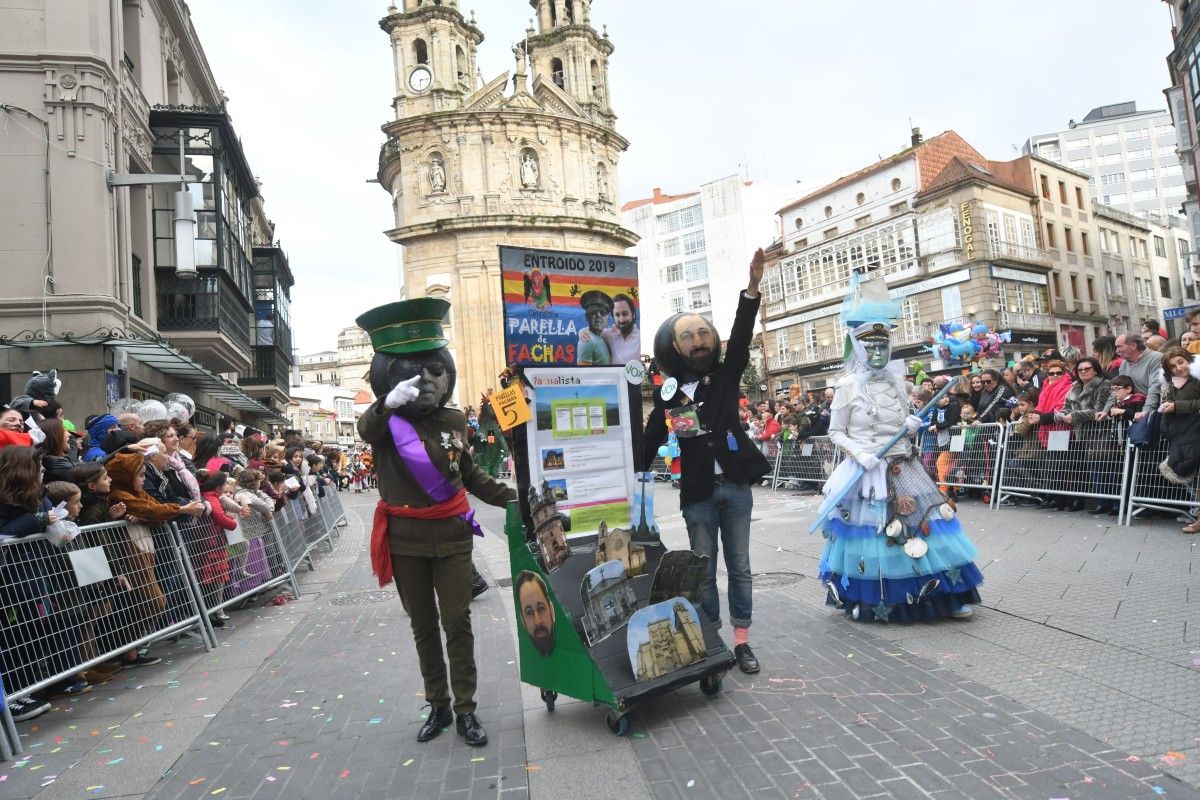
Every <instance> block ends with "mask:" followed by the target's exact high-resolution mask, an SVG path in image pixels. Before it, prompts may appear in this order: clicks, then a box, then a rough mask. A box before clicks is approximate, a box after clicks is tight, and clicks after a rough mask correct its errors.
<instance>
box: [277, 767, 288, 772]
mask: <svg viewBox="0 0 1200 800" xmlns="http://www.w3.org/2000/svg"><path fill="white" fill-rule="evenodd" d="M289 769H291V767H276V768H275V771H276V772H287V771H288V770H289Z"/></svg>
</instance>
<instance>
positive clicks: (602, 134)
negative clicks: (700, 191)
mask: <svg viewBox="0 0 1200 800" xmlns="http://www.w3.org/2000/svg"><path fill="white" fill-rule="evenodd" d="M539 123H540V124H547V125H548V124H553V125H556V126H558V127H559V128H565V129H568V130H574V131H576V132H579V133H588V134H591V135H593V136H595V137H596V138H598V139H603V140H604V141H606V142H611V143H612V144H613V145H614V146H615V147H616V148H617V149H619V150H622V151H624V150H627V149H628V148H629V140H628V139H626V138H625V137H624V136H622V135H621V134H619V133H617V132H616V131H614V130H613V129H612V128H609V127H606V126H604V125H600V124H598V123H595V122H591V121H589V120H586V119H583V118H580V117H564V116H562V115H560V114H555V113H553V112H550V111H537V110H534V109H524V108H523V109H491V108H489V109H480V110H476V111H458V110H455V111H434V112H431V113H429V114H419V115H416V116H412V117H405V118H404V119H398V120H393V121H391V122H388V123H385V124H384V125H383V132H384V133H386V134H387V135H388V136H391V137H400V136H408V135H411V134H413V133H418V132H421V131H432V132H435V133H438V134H439V135H441V134H442V133H444V132H445V131H447V130H450V129H459V130H461V129H462V128H463V127H479V128H485V127H487V126H488V125H489V124H490V125H530V124H539Z"/></svg>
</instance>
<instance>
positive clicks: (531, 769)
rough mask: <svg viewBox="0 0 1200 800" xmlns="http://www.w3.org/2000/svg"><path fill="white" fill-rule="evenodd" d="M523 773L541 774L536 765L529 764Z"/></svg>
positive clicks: (540, 769)
mask: <svg viewBox="0 0 1200 800" xmlns="http://www.w3.org/2000/svg"><path fill="white" fill-rule="evenodd" d="M525 771H526V772H541V771H542V768H541V767H539V766H538V765H537V764H529V765H528V766H526V767H525Z"/></svg>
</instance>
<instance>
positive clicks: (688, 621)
mask: <svg viewBox="0 0 1200 800" xmlns="http://www.w3.org/2000/svg"><path fill="white" fill-rule="evenodd" d="M626 645H627V647H628V650H629V663H630V666H631V667H632V668H633V676H634V678H635V679H636V680H637V682H638V683H643V682H645V681H649V680H653V679H654V678H658V677H661V676H663V675H666V674H667V673H669V672H674V671H675V670H677V669H682V668H683V667H686V666H688V665H689V664H695V663H696V662H697V661H700V660H702V659H703V658H704V656H705V653H706V652H707V650H706V648H705V646H704V635H703V634H702V633H701V631H700V615H699V614H698V613H696V607H695V606H693V605H692V604H691V603H690V602H688V600H686V599H685V598H683V597H674V598H671V599H670V600H667V601H665V602H662V603H656V604H654V605H652V606H647V607H646V608H643V609H640V610H639V611H637V613H635V614H634V615H633V616H632V617H631V618H630V620H629V629H628V632H627V633H626Z"/></svg>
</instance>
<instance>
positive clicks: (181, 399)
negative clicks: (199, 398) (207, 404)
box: [163, 392, 196, 420]
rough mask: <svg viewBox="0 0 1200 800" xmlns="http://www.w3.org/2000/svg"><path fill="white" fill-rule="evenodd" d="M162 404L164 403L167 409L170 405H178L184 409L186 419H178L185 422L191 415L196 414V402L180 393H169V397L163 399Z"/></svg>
mask: <svg viewBox="0 0 1200 800" xmlns="http://www.w3.org/2000/svg"><path fill="white" fill-rule="evenodd" d="M163 402H164V403H166V404H167V406H168V407H170V405H171V404H172V403H178V404H179V405H181V406H183V407H184V408H186V409H187V417H180V419H184V420H186V419H188V418H190V417H191V416H192V414H195V413H196V401H195V400H193V399H192V398H191V397H189V396H188V395H186V394H183V393H182V392H171V393H170V394H169V395H167V396H166V397H164V398H163Z"/></svg>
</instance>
